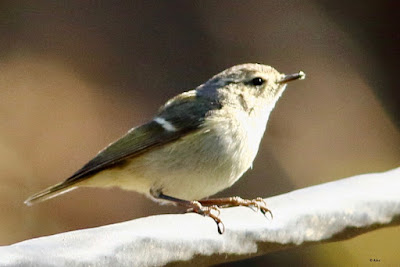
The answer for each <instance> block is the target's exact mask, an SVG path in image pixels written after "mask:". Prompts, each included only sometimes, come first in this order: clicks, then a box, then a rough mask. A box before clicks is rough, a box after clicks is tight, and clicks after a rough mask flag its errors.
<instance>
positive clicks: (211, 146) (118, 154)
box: [25, 64, 304, 204]
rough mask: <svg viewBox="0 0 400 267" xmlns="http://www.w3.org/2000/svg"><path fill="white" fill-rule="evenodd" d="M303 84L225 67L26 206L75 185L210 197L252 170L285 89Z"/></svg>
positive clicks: (253, 67) (253, 68) (265, 69)
mask: <svg viewBox="0 0 400 267" xmlns="http://www.w3.org/2000/svg"><path fill="white" fill-rule="evenodd" d="M303 77H304V74H303V73H297V74H294V75H284V74H280V73H279V72H277V71H276V70H275V69H274V68H272V67H269V66H266V65H261V64H243V65H237V66H234V67H231V68H229V69H227V70H225V71H223V72H221V73H219V74H217V75H215V76H214V77H212V78H211V79H210V80H209V81H207V82H206V83H204V84H202V85H200V86H199V87H198V88H196V89H195V90H192V91H188V92H185V93H182V94H180V95H178V96H176V97H174V98H172V99H171V100H169V101H168V102H167V103H166V104H165V105H164V106H163V107H161V108H160V110H159V112H158V114H157V115H156V116H155V117H154V119H153V120H152V121H150V122H148V123H146V124H144V125H142V126H139V127H136V128H133V129H131V130H130V131H129V132H128V133H127V134H126V135H125V136H123V137H122V138H120V139H119V140H117V141H115V142H114V143H112V144H110V145H109V146H108V147H106V148H105V149H103V150H102V151H100V152H99V153H98V154H97V156H96V157H94V158H93V159H92V160H91V161H89V162H88V163H87V164H86V165H84V166H83V167H82V168H81V169H79V170H78V171H77V172H75V173H74V174H73V175H72V176H71V177H70V178H68V179H67V180H65V181H64V182H61V183H59V184H57V185H55V186H52V187H50V188H48V189H45V190H43V191H41V192H39V193H37V194H35V195H33V196H31V197H30V198H29V199H27V200H26V201H25V203H26V204H33V203H35V202H38V201H43V200H46V199H49V198H51V197H54V196H57V195H59V194H61V193H64V192H67V191H69V190H72V189H74V188H77V187H80V186H95V187H97V186H98V187H110V186H117V187H121V188H123V189H127V190H134V191H137V192H140V193H144V194H146V195H149V194H150V192H151V191H152V192H162V194H165V195H168V196H172V197H175V198H181V199H187V200H197V199H201V198H205V197H208V196H210V195H213V194H215V193H217V192H218V191H221V190H223V189H225V188H227V187H229V186H231V185H232V184H233V183H234V182H236V181H237V180H238V179H239V178H240V177H241V176H242V175H243V173H244V172H245V171H246V170H248V169H249V168H250V167H251V165H252V162H253V160H254V158H255V156H256V154H257V151H258V147H259V144H260V141H261V138H262V136H263V134H264V131H265V127H266V124H267V121H268V117H269V114H270V112H271V111H272V109H273V108H274V106H275V103H276V101H277V100H278V99H279V97H280V96H281V94H282V92H283V91H284V89H285V87H286V82H288V81H290V80H294V79H298V78H303Z"/></svg>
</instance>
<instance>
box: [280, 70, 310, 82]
mask: <svg viewBox="0 0 400 267" xmlns="http://www.w3.org/2000/svg"><path fill="white" fill-rule="evenodd" d="M305 78H306V74H305V73H304V72H302V71H299V72H297V73H293V74H284V76H283V78H282V79H281V80H279V81H278V82H277V83H279V84H284V83H287V82H291V81H294V80H304V79H305Z"/></svg>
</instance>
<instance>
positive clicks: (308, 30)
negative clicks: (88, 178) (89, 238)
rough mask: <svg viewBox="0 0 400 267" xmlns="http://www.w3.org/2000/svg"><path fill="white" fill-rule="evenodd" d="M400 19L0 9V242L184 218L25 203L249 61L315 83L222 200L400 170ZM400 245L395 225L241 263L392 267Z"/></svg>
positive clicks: (290, 8) (355, 9)
mask: <svg viewBox="0 0 400 267" xmlns="http://www.w3.org/2000/svg"><path fill="white" fill-rule="evenodd" d="M33 3H35V4H33ZM398 8H399V6H398V4H397V1H362V2H360V1H355V3H353V4H350V3H349V2H348V1H344V0H337V1H328V0H315V1H312V0H309V1H289V0H285V1H279V0H274V1H261V0H259V1H196V2H194V1H193V2H189V1H132V2H131V1H126V2H125V3H111V2H109V3H98V2H95V1H82V2H81V1H74V2H70V3H62V2H61V1H59V2H58V1H35V2H33V1H2V2H1V3H0V11H1V13H0V16H1V17H0V159H1V160H0V179H1V185H0V245H7V244H11V243H14V242H18V241H22V240H24V239H28V238H32V237H39V236H43V235H50V234H55V233H60V232H64V231H69V230H75V229H81V228H88V227H95V226H100V225H104V224H110V223H116V222H121V221H126V220H131V219H134V218H138V217H142V216H148V215H153V214H159V213H168V212H180V210H179V209H176V208H173V207H166V206H159V205H157V204H155V203H152V202H151V201H150V200H148V199H146V198H145V197H143V196H141V195H138V194H136V193H134V192H124V191H121V190H118V189H111V190H104V189H79V190H76V191H74V192H71V193H68V194H66V195H63V196H61V197H59V198H56V199H53V200H51V201H48V202H45V203H43V204H40V205H35V206H33V207H26V206H24V205H23V201H24V199H26V198H27V197H28V196H29V195H31V194H32V193H35V192H37V191H38V190H41V189H43V188H44V187H47V186H49V185H52V184H54V183H56V182H59V181H61V180H63V179H65V178H67V177H68V176H69V175H71V174H72V173H73V172H74V171H75V170H77V169H78V168H80V167H81V166H82V165H83V164H84V163H86V162H87V161H88V160H89V159H91V157H93V156H94V155H95V154H96V153H97V152H98V151H99V150H100V149H102V148H103V147H104V146H105V145H107V144H108V143H110V142H111V141H113V140H115V139H117V138H118V137H120V136H121V135H122V134H124V133H125V132H126V131H127V130H128V129H129V128H131V127H133V126H135V125H138V124H141V123H143V122H145V121H146V120H148V119H150V118H151V117H152V115H153V114H154V112H155V111H156V110H157V108H158V107H159V106H160V105H161V104H163V103H164V102H165V101H166V100H167V99H168V98H170V97H172V96H174V95H175V94H178V93H180V92H182V91H185V90H189V89H192V88H194V87H196V86H197V85H199V84H201V83H202V82H204V81H206V80H207V79H208V78H210V77H211V76H212V75H214V74H216V73H217V72H219V71H221V70H223V69H225V68H227V67H230V66H232V65H235V64H240V63H247V62H259V63H264V64H269V65H272V66H274V67H275V68H277V69H278V70H279V71H281V72H286V73H291V72H295V71H299V70H303V71H305V72H306V74H307V79H306V80H304V81H301V82H296V83H293V84H290V85H289V87H288V90H287V91H286V92H285V94H284V96H283V98H282V99H281V100H280V101H279V103H278V104H277V106H276V109H275V111H274V112H273V113H272V116H271V118H270V122H269V127H268V129H267V132H266V134H265V137H264V140H263V142H262V147H261V148H260V151H259V155H258V157H257V159H256V161H255V163H254V169H253V170H251V171H249V172H248V173H247V174H246V175H245V176H244V177H243V178H242V179H241V180H240V181H239V182H238V183H237V184H235V185H234V186H233V187H232V188H230V189H228V190H226V191H224V192H222V193H220V194H219V195H220V196H230V195H241V196H242V197H248V198H251V197H256V196H263V197H267V196H272V195H275V194H280V193H284V192H287V191H290V190H293V189H297V188H301V187H306V186H311V185H314V184H319V183H323V182H327V181H332V180H335V179H340V178H344V177H347V176H351V175H356V174H361V173H368V172H380V171H385V170H389V169H391V168H394V167H397V166H399V165H400V164H399V163H400V132H399V125H400V115H399V106H400V105H399V102H400V101H399V100H400V97H399V96H400V93H399V83H398V70H399V60H400V57H399V47H400V46H399V31H398V21H397V17H398V14H397V12H398ZM338 198H340V195H339V196H338ZM316 201H318V200H316ZM304 208H307V207H304ZM191 230H193V229H187V231H191ZM399 238H400V229H399V227H397V228H391V229H385V230H378V231H375V232H373V233H369V234H366V235H363V236H360V237H357V238H355V239H352V240H349V241H345V242H338V243H334V244H327V245H320V246H312V247H309V248H307V249H298V250H290V251H284V252H278V253H275V254H271V255H266V256H263V257H259V258H256V259H251V260H247V261H245V262H241V263H235V265H236V264H238V265H239V264H248V263H251V264H253V265H260V266H261V265H263V264H265V263H275V264H281V265H286V264H288V265H289V264H294V263H296V265H300V266H302V265H304V266H309V265H317V264H318V265H320V264H321V263H323V264H329V265H341V264H348V265H363V264H367V263H369V262H370V259H373V258H377V259H380V260H381V263H384V264H385V263H388V264H394V263H398V262H400V256H399V255H398V253H397V255H394V254H395V251H397V250H398V240H399Z"/></svg>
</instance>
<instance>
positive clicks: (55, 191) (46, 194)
mask: <svg viewBox="0 0 400 267" xmlns="http://www.w3.org/2000/svg"><path fill="white" fill-rule="evenodd" d="M75 184H76V183H74V182H70V181H68V180H67V181H64V182H61V183H59V184H56V185H53V186H50V187H49V188H46V189H44V190H43V191H40V192H38V193H36V194H34V195H32V196H30V197H29V198H28V199H27V200H25V201H24V203H25V204H26V205H28V206H31V205H33V204H36V203H39V202H42V201H45V200H48V199H50V198H53V197H56V196H58V195H61V194H64V193H67V192H69V191H71V190H74V189H76V188H77V186H76V185H75Z"/></svg>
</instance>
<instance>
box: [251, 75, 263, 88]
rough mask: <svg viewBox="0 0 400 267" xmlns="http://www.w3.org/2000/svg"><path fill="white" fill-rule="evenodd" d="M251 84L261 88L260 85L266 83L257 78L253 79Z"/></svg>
mask: <svg viewBox="0 0 400 267" xmlns="http://www.w3.org/2000/svg"><path fill="white" fill-rule="evenodd" d="M250 83H251V84H252V85H254V86H259V85H262V84H263V83H265V80H264V79H263V78H260V77H256V78H254V79H252V80H251V81H250Z"/></svg>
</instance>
